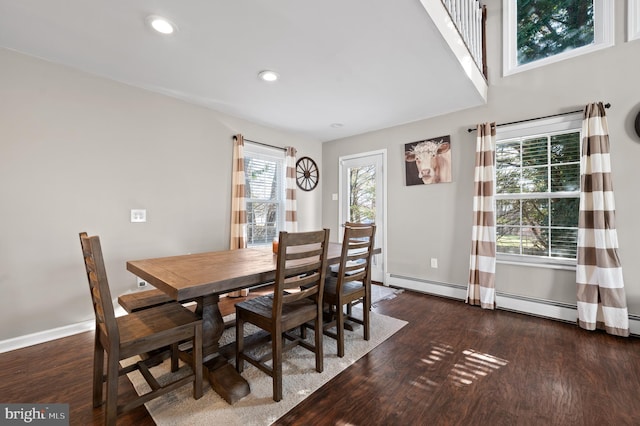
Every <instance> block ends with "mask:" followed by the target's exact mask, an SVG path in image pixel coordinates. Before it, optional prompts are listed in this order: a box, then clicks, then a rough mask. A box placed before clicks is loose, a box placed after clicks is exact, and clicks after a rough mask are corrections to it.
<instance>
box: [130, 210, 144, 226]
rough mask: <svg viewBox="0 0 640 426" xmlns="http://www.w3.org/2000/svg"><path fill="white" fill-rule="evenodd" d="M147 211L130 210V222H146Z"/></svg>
mask: <svg viewBox="0 0 640 426" xmlns="http://www.w3.org/2000/svg"><path fill="white" fill-rule="evenodd" d="M146 221H147V211H146V210H145V209H131V222H132V223H133V222H146Z"/></svg>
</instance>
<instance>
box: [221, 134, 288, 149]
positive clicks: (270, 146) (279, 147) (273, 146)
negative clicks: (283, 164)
mask: <svg viewBox="0 0 640 426" xmlns="http://www.w3.org/2000/svg"><path fill="white" fill-rule="evenodd" d="M236 139H238V137H237V136H235V135H234V136H233V140H236ZM244 140H245V142H251V143H255V144H256V145H262V146H266V147H269V148H274V149H280V150H282V151H286V150H287V148H283V147H281V146H275V145H269V144H268V143H264V142H257V141H252V140H251V139H247V138H245V139H244Z"/></svg>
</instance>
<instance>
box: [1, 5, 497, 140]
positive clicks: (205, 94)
mask: <svg viewBox="0 0 640 426" xmlns="http://www.w3.org/2000/svg"><path fill="white" fill-rule="evenodd" d="M428 1H437V2H438V3H439V2H440V0H422V2H428ZM422 2H421V1H420V0H323V1H314V2H311V1H305V0H269V1H265V0H180V1H177V0H135V1H132V0H0V46H2V47H6V48H9V49H13V50H17V51H20V52H24V53H27V54H30V55H34V56H37V57H40V58H44V59H47V60H50V61H53V62H57V63H61V64H65V65H68V66H71V67H73V68H77V69H80V70H83V71H86V72H89V73H92V74H96V75H99V76H103V77H107V78H110V79H113V80H117V81H120V82H123V83H126V84H129V85H132V86H137V87H141V88H145V89H148V90H151V91H154V92H159V93H163V94H166V95H169V96H173V97H176V98H179V99H183V100H185V101H188V102H192V103H196V104H198V105H203V106H206V107H209V108H212V109H214V110H217V111H221V112H224V113H227V114H231V115H234V116H237V117H241V118H244V119H247V120H250V121H252V122H256V123H260V124H263V125H267V126H270V127H275V128H278V129H283V130H286V131H289V132H294V133H299V134H302V135H304V136H307V137H309V138H313V139H317V140H320V141H328V140H333V139H337V138H342V137H346V136H351V135H355V134H360V133H364V132H368V131H372V130H377V129H382V128H386V127H390V126H394V125H398V124H403V123H407V122H412V121H416V120H420V119H424V118H429V117H434V116H437V115H441V114H444V113H448V112H451V111H457V110H461V109H465V108H469V107H472V106H476V105H480V104H482V103H484V99H483V97H482V96H481V95H480V94H479V93H478V90H476V89H475V88H474V86H473V85H472V84H471V82H470V80H469V78H468V77H467V75H466V74H465V72H464V70H463V69H462V67H461V66H460V63H459V61H458V60H457V59H456V57H455V56H454V54H453V53H452V51H451V50H450V49H449V47H448V45H447V44H446V42H445V40H444V39H443V37H442V35H441V34H440V32H439V31H438V29H437V28H436V26H435V25H434V23H433V21H432V19H431V18H430V17H429V15H428V14H427V12H426V10H425V8H424V7H423V5H422ZM152 14H153V15H162V16H164V17H167V18H169V19H170V20H172V21H173V22H174V23H175V24H176V25H177V26H178V28H179V29H178V32H177V33H175V34H173V35H169V36H166V35H161V34H159V33H155V32H154V31H152V30H151V29H150V28H149V27H148V26H147V25H146V22H145V19H146V17H147V16H148V15H152ZM263 69H272V70H275V71H277V72H278V73H279V74H280V80H279V81H278V82H277V83H264V82H261V81H259V80H258V78H257V74H258V72H259V71H261V70H263ZM0 73H1V65H0ZM332 123H342V124H343V126H342V127H338V128H335V127H332V126H331V124H332ZM249 136H250V135H249Z"/></svg>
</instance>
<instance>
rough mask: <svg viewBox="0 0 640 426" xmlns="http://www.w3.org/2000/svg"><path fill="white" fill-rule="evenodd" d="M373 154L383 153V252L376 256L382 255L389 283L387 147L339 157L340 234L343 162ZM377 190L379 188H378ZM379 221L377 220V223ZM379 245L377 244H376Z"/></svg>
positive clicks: (384, 275) (384, 279)
mask: <svg viewBox="0 0 640 426" xmlns="http://www.w3.org/2000/svg"><path fill="white" fill-rule="evenodd" d="M372 155H381V156H382V170H381V172H382V224H383V226H382V228H383V229H382V230H380V229H378V231H382V245H381V246H380V248H381V249H382V253H381V254H379V255H376V256H382V284H383V285H387V278H388V277H387V257H388V253H387V227H388V226H387V222H388V221H387V217H388V214H387V211H388V207H387V205H388V203H387V186H388V185H387V170H388V168H387V150H386V149H378V150H375V151H366V152H360V153H357V154H349V155H342V156H340V157H338V228H337V229H338V232H339V235H340V237H339V238H340V239H342V221H341V219H342V212H343V207H344V204H343V203H344V202H343V200H344V197H343V196H344V194H343V187H344V186H343V176H342V163H343V161H346V160H353V159H357V158H362V157H369V156H372ZM376 190H377V188H376ZM377 222H378V221H377V220H376V223H377ZM376 245H377V244H376Z"/></svg>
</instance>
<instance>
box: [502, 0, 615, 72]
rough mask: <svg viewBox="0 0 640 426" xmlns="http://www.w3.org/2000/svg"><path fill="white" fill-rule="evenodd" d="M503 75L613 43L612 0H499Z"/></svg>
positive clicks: (588, 51)
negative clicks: (501, 21)
mask: <svg viewBox="0 0 640 426" xmlns="http://www.w3.org/2000/svg"><path fill="white" fill-rule="evenodd" d="M502 9H503V11H502V12H503V13H502V16H503V24H502V26H503V37H502V39H503V55H502V56H503V61H504V63H503V68H504V69H503V74H504V75H509V74H513V73H516V72H520V71H525V70H529V69H532V68H536V67H539V66H543V65H547V64H551V63H554V62H558V61H560V60H563V59H567V58H571V57H574V56H578V55H582V54H585V53H590V52H593V51H595V50H599V49H603V48H606V47H610V46H613V43H614V25H613V22H614V2H613V0H503V1H502Z"/></svg>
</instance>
